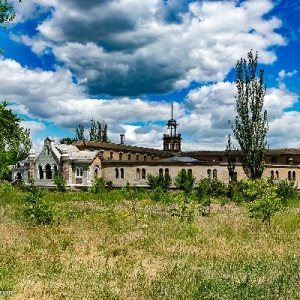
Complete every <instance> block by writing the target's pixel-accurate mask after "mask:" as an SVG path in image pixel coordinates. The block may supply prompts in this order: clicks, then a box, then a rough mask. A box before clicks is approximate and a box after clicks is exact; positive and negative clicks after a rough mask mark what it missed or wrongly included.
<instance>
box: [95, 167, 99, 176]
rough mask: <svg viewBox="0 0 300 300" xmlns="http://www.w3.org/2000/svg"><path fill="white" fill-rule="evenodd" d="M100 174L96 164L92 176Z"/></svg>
mask: <svg viewBox="0 0 300 300" xmlns="http://www.w3.org/2000/svg"><path fill="white" fill-rule="evenodd" d="M99 176H100V168H99V166H96V167H95V169H94V177H99Z"/></svg>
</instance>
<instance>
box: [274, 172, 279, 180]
mask: <svg viewBox="0 0 300 300" xmlns="http://www.w3.org/2000/svg"><path fill="white" fill-rule="evenodd" d="M275 178H276V180H279V171H275Z"/></svg>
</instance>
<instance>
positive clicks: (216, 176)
mask: <svg viewBox="0 0 300 300" xmlns="http://www.w3.org/2000/svg"><path fill="white" fill-rule="evenodd" d="M213 178H218V171H217V170H216V169H214V170H213Z"/></svg>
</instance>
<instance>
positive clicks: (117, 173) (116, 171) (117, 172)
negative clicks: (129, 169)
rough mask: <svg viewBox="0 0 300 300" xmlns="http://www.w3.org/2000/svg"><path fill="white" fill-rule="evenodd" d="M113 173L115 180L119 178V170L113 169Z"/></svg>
mask: <svg viewBox="0 0 300 300" xmlns="http://www.w3.org/2000/svg"><path fill="white" fill-rule="evenodd" d="M115 173H116V178H117V179H118V178H119V169H118V168H116V169H115Z"/></svg>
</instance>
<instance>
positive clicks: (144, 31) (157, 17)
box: [22, 0, 285, 96]
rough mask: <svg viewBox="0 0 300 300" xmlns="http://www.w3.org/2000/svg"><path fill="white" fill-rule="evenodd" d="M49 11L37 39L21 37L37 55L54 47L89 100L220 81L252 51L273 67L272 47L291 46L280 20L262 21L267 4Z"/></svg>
mask: <svg viewBox="0 0 300 300" xmlns="http://www.w3.org/2000/svg"><path fill="white" fill-rule="evenodd" d="M34 3H38V4H39V7H40V6H43V5H46V6H48V7H49V3H45V2H44V1H42V0H36V1H34ZM83 3H84V5H83ZM51 6H52V7H53V11H52V14H51V17H48V18H46V19H44V20H43V21H41V22H40V24H39V25H38V27H37V32H38V34H37V35H35V36H33V37H23V38H22V40H23V42H24V43H26V44H27V45H29V46H31V47H32V49H33V51H35V52H38V53H43V47H44V49H49V48H50V49H51V50H52V51H53V53H54V55H55V58H56V59H57V61H58V62H60V63H62V64H64V65H65V66H66V67H67V68H69V69H70V70H71V72H72V74H73V76H76V78H77V80H78V82H80V83H81V84H82V85H83V86H84V87H85V88H86V91H87V93H89V94H90V95H99V94H109V95H113V96H130V95H131V96H137V95H145V94H147V93H168V92H171V91H173V90H174V88H178V89H180V88H183V87H187V86H188V85H189V84H190V83H191V82H193V81H196V82H208V81H221V80H223V79H224V77H225V76H226V75H227V73H228V72H229V70H230V69H231V68H232V66H233V65H234V63H235V61H236V59H238V58H240V57H242V56H244V55H245V53H247V51H249V49H251V48H253V49H256V50H257V51H259V53H260V58H261V61H262V62H264V63H271V62H273V61H274V60H275V59H276V56H275V55H274V53H272V52H271V51H269V50H268V49H269V48H270V47H271V46H273V45H284V44H285V41H284V39H283V38H282V37H281V36H280V35H279V34H278V33H276V29H277V28H278V27H280V26H281V22H280V20H279V19H277V18H275V17H273V18H271V19H265V17H264V16H265V14H266V13H268V12H269V11H270V10H271V9H272V7H273V4H272V2H271V1H269V0H251V1H244V2H241V3H237V2H236V1H199V2H190V3H189V1H183V0H180V1H178V0H176V1H175V0H169V1H161V0H148V1H139V0H123V1H104V0H103V1H87V2H86V1H85V2H83V1H79V0H78V1H52V2H51ZM225 11H226V13H224V12H225ZM233 20H234V22H233Z"/></svg>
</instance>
